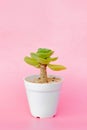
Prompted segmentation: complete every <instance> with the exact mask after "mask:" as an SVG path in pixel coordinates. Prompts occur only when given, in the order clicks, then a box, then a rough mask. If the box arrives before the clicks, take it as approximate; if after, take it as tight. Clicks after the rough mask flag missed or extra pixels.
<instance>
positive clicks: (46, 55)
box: [36, 51, 54, 59]
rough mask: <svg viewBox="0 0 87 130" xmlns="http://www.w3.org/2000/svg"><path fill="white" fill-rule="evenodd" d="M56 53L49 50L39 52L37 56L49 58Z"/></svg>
mask: <svg viewBox="0 0 87 130" xmlns="http://www.w3.org/2000/svg"><path fill="white" fill-rule="evenodd" d="M53 53H54V51H49V52H37V53H36V54H37V56H39V57H41V58H44V59H46V58H49V57H50V56H51V55H52V54H53Z"/></svg>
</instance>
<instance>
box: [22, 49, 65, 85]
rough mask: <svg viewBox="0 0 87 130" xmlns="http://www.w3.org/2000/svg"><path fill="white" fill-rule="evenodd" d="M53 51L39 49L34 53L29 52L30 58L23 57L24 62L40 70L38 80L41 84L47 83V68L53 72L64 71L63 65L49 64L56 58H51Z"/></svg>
mask: <svg viewBox="0 0 87 130" xmlns="http://www.w3.org/2000/svg"><path fill="white" fill-rule="evenodd" d="M53 53H54V51H53V50H51V49H47V48H39V49H38V50H37V51H36V52H35V53H34V52H31V53H30V57H29V56H25V57H24V61H25V62H26V63H27V64H29V65H32V66H34V67H36V68H39V69H40V79H41V82H42V83H47V81H48V80H47V79H48V78H47V67H49V68H50V69H51V70H53V71H60V70H64V69H66V67H64V66H63V65H54V64H50V62H53V61H56V60H57V59H58V57H51V56H52V55H53Z"/></svg>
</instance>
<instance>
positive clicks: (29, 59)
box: [24, 56, 40, 68]
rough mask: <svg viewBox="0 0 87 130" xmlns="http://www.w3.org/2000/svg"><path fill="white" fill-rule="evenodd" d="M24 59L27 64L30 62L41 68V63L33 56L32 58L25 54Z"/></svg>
mask: <svg viewBox="0 0 87 130" xmlns="http://www.w3.org/2000/svg"><path fill="white" fill-rule="evenodd" d="M24 61H25V62H26V63H27V64H30V65H32V66H34V67H36V68H40V64H39V63H38V62H37V61H36V60H35V59H33V58H30V57H28V56H25V57H24Z"/></svg>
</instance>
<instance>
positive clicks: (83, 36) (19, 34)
mask: <svg viewBox="0 0 87 130" xmlns="http://www.w3.org/2000/svg"><path fill="white" fill-rule="evenodd" d="M39 47H48V48H51V49H53V50H54V51H55V52H56V53H55V54H56V55H58V56H59V63H61V64H64V65H65V66H66V67H67V68H68V69H67V71H63V72H59V74H60V75H63V76H64V78H65V82H64V85H63V89H62V94H61V100H60V106H59V117H60V118H58V119H57V117H56V118H55V120H56V121H57V120H59V122H60V125H59V127H58V126H56V127H58V128H62V127H63V126H62V123H63V122H62V121H61V118H62V119H63V121H64V122H65V125H64V129H65V128H68V126H69V125H70V126H69V127H73V126H76V125H77V126H79V125H81V126H80V128H82V127H83V126H85V125H86V123H87V122H86V120H87V116H86V115H87V101H86V99H87V94H86V92H87V81H86V77H87V75H86V73H87V1H86V0H61V1H60V0H14V1H12V0H2V1H1V0H0V123H1V124H2V126H3V124H4V123H6V122H9V123H10V122H14V121H15V122H23V121H24V122H26V121H28V120H29V115H28V113H29V110H28V104H27V99H26V95H25V89H24V85H23V80H22V79H23V78H24V77H25V76H26V75H27V74H31V72H32V73H37V72H39V71H38V70H36V69H35V68H33V67H29V66H28V65H26V64H25V63H24V62H23V57H24V56H25V55H28V54H29V53H30V51H35V50H36V49H37V48H39ZM48 72H49V73H54V72H52V71H50V70H48ZM56 74H58V73H56ZM83 118H84V119H85V121H83V120H82V119H83ZM51 121H52V120H51ZM69 121H71V122H73V123H74V124H73V125H72V123H71V124H70V123H69V124H68V122H69ZM76 121H77V122H76ZM81 123H82V124H81ZM20 124H21V123H20ZM25 124H26V123H25ZM31 124H32V123H31ZM48 124H49V122H48ZM55 125H57V124H55V123H54V122H53V125H52V126H55ZM43 126H44V125H43ZM29 127H30V126H29ZM51 128H52V127H51ZM86 128H87V126H86Z"/></svg>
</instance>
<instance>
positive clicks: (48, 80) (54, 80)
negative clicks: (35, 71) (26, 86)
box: [28, 77, 61, 83]
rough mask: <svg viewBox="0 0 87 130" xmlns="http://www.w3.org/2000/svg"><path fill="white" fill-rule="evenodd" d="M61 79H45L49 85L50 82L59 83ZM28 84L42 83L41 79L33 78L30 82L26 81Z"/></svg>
mask: <svg viewBox="0 0 87 130" xmlns="http://www.w3.org/2000/svg"><path fill="white" fill-rule="evenodd" d="M60 80H61V79H60V78H57V77H48V78H47V83H50V82H59V81H60ZM28 81H29V82H32V83H42V81H41V78H40V77H37V78H36V77H35V78H34V79H32V80H30V79H29V80H28Z"/></svg>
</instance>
